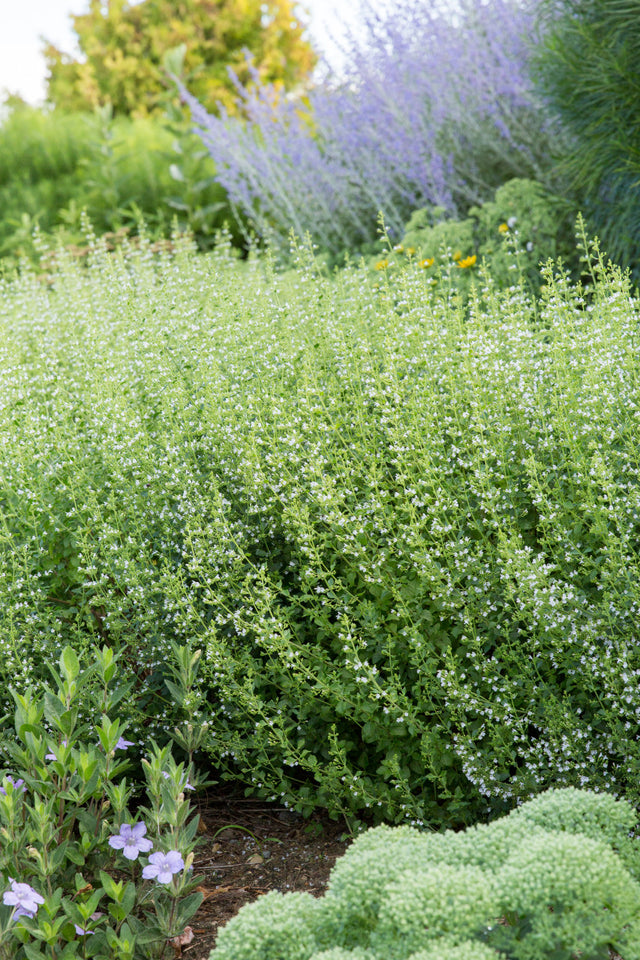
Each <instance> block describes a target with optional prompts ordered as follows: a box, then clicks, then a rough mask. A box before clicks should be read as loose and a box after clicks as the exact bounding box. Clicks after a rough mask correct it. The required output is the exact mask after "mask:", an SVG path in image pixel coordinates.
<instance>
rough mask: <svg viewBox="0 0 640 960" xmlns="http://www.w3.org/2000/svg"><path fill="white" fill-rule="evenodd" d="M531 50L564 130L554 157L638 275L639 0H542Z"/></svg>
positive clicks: (608, 241) (592, 222)
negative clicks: (539, 29) (564, 137)
mask: <svg viewBox="0 0 640 960" xmlns="http://www.w3.org/2000/svg"><path fill="white" fill-rule="evenodd" d="M540 16H541V18H542V22H543V23H544V25H545V30H544V31H543V35H542V41H541V43H540V44H539V45H538V46H536V48H535V50H534V52H533V72H534V77H535V79H536V83H537V86H538V88H539V90H540V93H541V94H542V95H543V96H544V98H545V100H546V102H547V104H548V105H549V106H550V107H551V108H552V109H553V110H554V111H555V113H556V114H557V116H558V117H559V118H560V120H561V122H562V125H563V127H564V129H565V131H566V132H567V133H568V135H569V139H568V142H567V143H565V144H564V145H563V149H562V151H559V152H558V153H557V154H556V156H555V160H556V164H557V169H558V171H559V172H560V173H561V174H562V176H564V177H566V178H567V179H568V182H569V183H570V185H571V186H572V189H573V193H574V197H575V202H576V203H577V204H578V205H579V206H580V208H581V209H582V210H583V212H584V214H585V216H586V217H587V220H588V223H589V226H590V229H592V230H595V231H597V232H598V234H599V236H600V237H601V239H602V241H603V244H604V245H605V246H606V248H607V250H608V251H609V253H610V255H611V256H612V257H613V258H615V260H616V262H618V263H620V264H621V265H622V266H623V267H630V268H631V270H632V271H633V275H634V279H635V280H636V282H637V281H638V278H639V277H640V273H639V271H638V262H640V226H639V225H640V206H639V204H640V200H639V199H638V197H639V192H638V180H639V179H640V163H639V155H640V154H639V150H640V129H639V127H638V111H639V107H640V87H639V81H640V69H639V67H638V64H639V63H640V26H639V25H640V3H638V2H637V0H561V2H559V3H558V2H555V0H546V2H544V3H542V4H541V5H540Z"/></svg>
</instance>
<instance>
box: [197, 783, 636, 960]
mask: <svg viewBox="0 0 640 960" xmlns="http://www.w3.org/2000/svg"><path fill="white" fill-rule="evenodd" d="M541 799H542V800H543V801H546V803H547V804H548V806H549V809H550V810H553V811H554V813H555V816H553V817H552V820H553V824H552V827H550V828H549V829H542V828H539V827H537V826H536V825H535V823H532V824H529V826H530V828H531V832H530V834H529V835H528V836H527V835H526V833H523V832H522V830H521V827H522V825H523V824H526V822H527V821H526V813H527V808H528V807H529V806H533V805H535V803H536V801H530V802H529V803H525V804H524V805H523V806H522V807H521V813H522V816H521V817H520V818H518V817H516V816H508V817H504V818H502V819H501V820H497V821H495V822H494V823H493V824H491V825H490V826H489V827H488V828H487V831H488V832H487V833H486V834H485V838H486V837H490V836H491V835H492V831H493V836H495V838H496V841H497V842H496V849H495V850H493V851H492V850H491V849H490V844H485V846H484V848H483V849H482V848H481V849H477V844H478V838H479V833H478V830H475V829H469V830H466V831H461V832H458V833H455V834H454V833H453V832H452V831H447V832H444V833H440V834H437V835H432V834H425V833H422V832H420V831H418V830H415V829H410V828H406V827H396V828H388V827H384V828H374V829H372V830H369V831H367V832H365V833H363V834H361V835H360V836H359V837H358V838H357V839H356V840H355V841H354V842H353V844H352V845H351V847H349V849H348V850H347V852H346V853H345V854H344V856H343V857H342V858H340V859H339V860H338V861H337V862H336V865H335V867H334V869H333V871H332V874H331V877H330V880H329V886H328V889H327V892H326V893H325V895H324V897H323V898H320V899H318V900H317V901H316V906H315V908H313V909H310V908H309V906H308V900H307V899H305V897H306V895H305V894H288V895H285V896H284V897H282V896H280V895H279V894H273V893H271V894H268V895H267V896H266V897H261V898H260V899H258V900H257V901H256V902H255V903H253V904H251V905H250V906H248V907H244V908H242V910H240V912H239V913H238V914H237V916H236V917H234V918H233V919H232V920H230V921H229V923H228V924H227V925H226V926H225V927H224V928H223V929H222V930H221V931H220V933H219V938H218V943H217V944H216V947H215V948H214V950H213V951H212V953H211V960H227V958H229V960H231V958H232V957H233V958H240V960H280V958H286V960H498V958H499V957H502V958H503V960H548V958H549V957H556V958H558V960H572V958H573V957H575V956H583V957H592V958H596V957H606V956H608V955H609V954H608V951H609V950H610V949H613V950H616V951H617V952H618V953H619V954H620V956H622V957H623V958H624V960H635V958H636V957H637V956H639V955H640V883H638V881H637V880H636V879H635V878H634V877H633V876H632V875H631V873H630V872H629V871H628V870H627V868H626V867H625V865H624V863H623V862H622V860H621V859H620V858H619V857H618V855H617V854H616V852H615V850H614V849H613V847H612V846H611V845H610V843H609V836H610V830H609V828H608V824H607V822H606V813H607V812H610V813H611V814H612V815H613V817H614V820H616V821H617V822H619V823H620V822H621V821H622V820H623V819H624V818H625V816H626V818H627V820H629V821H631V822H632V823H635V815H634V813H633V810H632V808H631V807H630V806H629V805H627V804H625V803H624V802H622V801H616V800H614V799H613V798H611V797H607V796H605V795H602V794H595V793H590V792H588V791H580V790H573V789H566V790H559V791H549V792H548V793H546V794H544V795H543V797H542V798H541ZM540 806H541V804H538V811H539V810H540ZM563 811H564V812H565V813H566V817H563V814H562V812H563ZM534 819H535V808H534ZM582 823H584V824H586V831H587V832H586V833H582V832H581V831H580V824H582ZM597 824H600V828H601V829H600V830H599V831H598V828H597V826H596V825H597ZM498 828H500V829H498ZM503 831H504V833H503ZM505 833H506V834H507V835H508V834H509V833H511V834H512V836H511V843H510V844H509V845H508V846H507V845H505V844H504V843H503V836H504V834H505ZM430 840H433V841H435V842H433V843H429V841H430ZM450 840H453V843H452V844H451V845H449V841H450ZM439 841H441V843H442V845H441V847H439V843H438V842H439ZM456 850H457V851H458V853H459V854H460V859H459V862H458V863H457V864H456V863H455V862H453V861H454V860H455V853H454V851H456ZM447 857H449V858H450V859H449V862H447ZM464 860H468V861H470V860H474V861H476V862H477V866H469V865H466V864H465V863H464V862H463V861H464ZM297 898H302V899H301V900H300V901H298V899H297ZM298 902H300V905H301V908H300V909H298ZM296 916H297V923H296V921H294V919H293V918H294V917H296ZM293 928H295V930H296V931H297V937H296V935H295V934H294V932H293Z"/></svg>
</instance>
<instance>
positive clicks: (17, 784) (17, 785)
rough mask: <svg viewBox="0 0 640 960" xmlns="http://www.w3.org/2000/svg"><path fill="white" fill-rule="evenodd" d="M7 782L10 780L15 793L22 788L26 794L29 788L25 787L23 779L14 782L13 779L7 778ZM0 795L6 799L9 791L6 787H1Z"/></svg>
mask: <svg viewBox="0 0 640 960" xmlns="http://www.w3.org/2000/svg"><path fill="white" fill-rule="evenodd" d="M5 780H8V781H9V783H10V784H11V786H12V787H13V789H14V791H15V790H19V789H20V787H22V793H24V792H25V790H26V789H27V788H26V787H25V785H24V780H22V779H20V780H14V779H13V777H5ZM0 793H2V794H4V796H5V797H6V795H7V791H6V790H5V788H4V787H0Z"/></svg>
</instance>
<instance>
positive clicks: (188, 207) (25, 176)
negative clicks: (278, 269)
mask: <svg viewBox="0 0 640 960" xmlns="http://www.w3.org/2000/svg"><path fill="white" fill-rule="evenodd" d="M0 205H1V206H2V210H3V217H2V221H1V222H0V256H2V257H5V258H7V259H8V260H9V261H10V262H12V261H16V260H17V259H19V257H20V256H28V257H30V258H32V259H33V261H34V262H37V259H38V242H37V241H36V242H35V243H34V238H33V234H34V229H35V228H36V227H37V228H38V231H39V233H40V235H42V236H44V237H46V238H48V239H49V241H50V242H51V243H53V244H55V242H56V240H54V239H52V238H53V237H56V238H57V240H58V241H60V242H64V243H66V244H76V245H83V229H82V222H81V220H82V216H83V215H88V216H89V218H90V220H91V222H92V224H93V227H94V229H95V230H96V232H97V233H99V234H104V233H116V232H118V231H123V232H124V231H127V232H129V233H131V234H137V233H138V231H139V229H140V224H141V222H142V221H144V224H145V229H146V230H147V231H148V232H149V233H151V234H152V235H153V236H154V237H156V238H157V237H165V238H168V237H169V236H170V235H171V232H172V230H173V229H174V225H175V222H176V221H177V227H178V229H180V230H183V231H184V230H186V229H188V230H190V231H191V232H192V233H193V235H194V237H195V238H196V240H197V242H198V243H199V244H200V245H201V246H202V247H210V246H211V245H212V243H213V241H214V237H215V234H216V232H217V231H219V230H220V229H221V228H222V226H223V225H224V223H225V221H227V220H231V219H232V218H231V211H230V208H229V205H228V203H227V200H226V194H225V191H224V189H223V188H222V187H221V186H220V185H219V184H218V183H217V182H216V181H215V169H214V167H213V163H212V161H211V159H210V158H209V157H208V156H207V155H205V152H204V151H203V149H202V146H201V144H200V141H199V140H198V138H197V137H195V135H194V134H192V133H191V132H190V131H188V130H187V128H186V125H185V124H184V122H182V123H178V122H177V121H176V122H173V123H171V124H169V123H168V122H164V121H161V120H157V119H156V120H152V119H149V118H137V119H135V120H132V119H129V118H117V119H114V118H113V116H112V112H111V110H110V109H109V108H108V107H105V108H102V109H100V110H96V111H95V112H94V113H93V114H90V113H85V114H83V113H76V114H66V113H64V112H61V111H49V112H46V111H44V110H38V109H35V108H31V107H27V106H25V105H22V106H15V107H14V108H13V109H12V110H11V111H10V112H9V113H8V115H7V116H6V117H5V118H4V120H3V122H2V124H0ZM239 243H240V240H239V239H238V244H239Z"/></svg>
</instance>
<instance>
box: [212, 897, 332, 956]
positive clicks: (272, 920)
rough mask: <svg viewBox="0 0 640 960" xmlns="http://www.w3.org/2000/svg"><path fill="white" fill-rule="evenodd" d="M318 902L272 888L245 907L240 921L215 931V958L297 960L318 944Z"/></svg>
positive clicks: (311, 951)
mask: <svg viewBox="0 0 640 960" xmlns="http://www.w3.org/2000/svg"><path fill="white" fill-rule="evenodd" d="M321 909H322V905H321V903H320V902H319V901H318V900H316V898H315V897H312V896H311V894H310V893H285V894H282V893H278V891H277V890H272V891H271V893H267V894H266V896H264V897H261V898H260V900H259V901H256V902H255V903H249V904H247V905H246V907H244V910H243V913H244V917H243V922H242V923H240V924H238V923H234V922H233V921H231V922H230V923H228V924H226V925H225V926H224V927H223V928H222V930H221V931H220V933H219V934H218V942H217V945H216V951H215V952H216V958H217V960H256V958H257V957H260V958H262V960H299V958H300V957H310V956H311V955H312V954H313V953H314V951H315V949H316V947H317V945H318V942H317V939H316V934H315V931H316V927H318V926H319V918H320V911H321Z"/></svg>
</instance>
